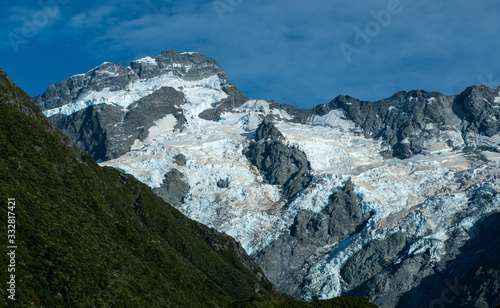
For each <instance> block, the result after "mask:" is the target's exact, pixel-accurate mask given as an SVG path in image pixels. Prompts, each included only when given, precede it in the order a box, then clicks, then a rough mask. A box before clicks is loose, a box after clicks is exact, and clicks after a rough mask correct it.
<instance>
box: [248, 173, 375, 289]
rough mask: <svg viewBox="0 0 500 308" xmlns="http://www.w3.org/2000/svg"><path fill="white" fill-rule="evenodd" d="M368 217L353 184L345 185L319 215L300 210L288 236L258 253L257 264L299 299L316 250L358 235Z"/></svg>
mask: <svg viewBox="0 0 500 308" xmlns="http://www.w3.org/2000/svg"><path fill="white" fill-rule="evenodd" d="M369 216H370V214H369V213H366V212H364V211H363V210H361V208H360V204H359V200H358V198H357V196H356V193H355V192H354V190H353V187H352V183H351V182H347V183H346V184H345V186H344V188H343V189H342V190H340V191H337V192H334V193H333V194H332V195H331V196H330V203H329V204H328V205H327V206H326V207H325V208H324V209H323V210H322V211H321V212H319V213H315V212H313V211H310V210H300V211H299V212H298V213H297V215H296V216H295V219H294V221H293V224H292V225H291V227H290V230H289V232H286V233H284V234H282V235H281V236H280V237H279V238H278V239H277V240H276V241H274V242H272V243H271V244H269V245H268V246H267V247H266V248H265V249H263V250H262V251H261V252H259V253H258V254H257V255H256V261H257V262H258V263H259V264H263V265H264V266H265V268H264V271H265V272H266V274H267V275H268V277H271V278H270V279H271V280H272V281H280V282H281V283H280V286H281V288H282V290H283V291H285V292H287V293H289V294H292V295H294V296H297V297H300V289H301V287H302V284H303V281H302V279H301V277H303V276H304V273H303V271H304V270H305V268H307V267H306V266H304V263H305V261H306V260H308V259H309V258H310V257H311V256H313V254H314V253H315V252H316V251H317V250H320V249H321V248H323V247H325V246H327V245H332V244H336V243H339V242H342V241H344V240H345V239H347V238H348V237H350V236H351V235H353V234H355V233H357V232H360V231H361V230H362V229H363V228H364V227H365V225H366V223H367V222H368V218H369ZM306 262H307V261H306ZM284 265H286V266H284Z"/></svg>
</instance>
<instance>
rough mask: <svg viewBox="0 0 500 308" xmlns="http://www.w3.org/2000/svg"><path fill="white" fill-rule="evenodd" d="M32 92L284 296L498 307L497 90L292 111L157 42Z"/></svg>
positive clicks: (88, 146)
mask: <svg viewBox="0 0 500 308" xmlns="http://www.w3.org/2000/svg"><path fill="white" fill-rule="evenodd" d="M35 102H36V103H37V105H38V106H40V108H41V109H42V110H43V111H44V113H45V114H46V115H47V116H48V117H49V118H50V119H51V121H52V122H53V123H55V124H56V125H57V126H58V127H59V128H61V129H62V130H63V131H64V132H65V133H66V134H67V135H68V136H69V137H70V138H71V139H72V140H74V141H75V143H76V144H77V145H78V146H79V147H81V148H82V149H84V150H86V151H88V152H89V153H90V154H91V155H92V156H93V157H94V158H95V159H96V160H98V161H100V162H101V165H104V166H112V167H116V168H119V169H122V170H124V171H126V172H128V173H131V174H133V175H134V176H136V177H137V178H138V179H140V180H141V181H143V182H144V183H146V184H148V185H149V186H150V187H152V188H153V189H154V190H155V192H156V193H157V194H158V195H160V196H162V197H163V198H164V199H166V200H167V201H169V202H170V203H172V204H173V205H175V206H176V207H177V208H178V209H180V210H181V211H182V212H183V213H185V214H186V215H187V216H189V217H190V218H193V219H195V220H197V221H200V222H202V223H204V224H207V225H208V226H211V227H214V228H216V229H217V230H219V231H223V232H226V233H227V234H229V235H231V236H233V237H235V238H236V239H237V240H238V241H240V242H241V243H242V245H243V247H244V248H245V249H246V251H247V252H248V253H249V254H251V255H252V256H253V257H254V258H255V259H256V261H257V263H258V264H259V265H260V266H261V267H262V268H263V269H264V271H265V272H266V275H267V276H268V277H269V278H270V280H271V281H273V282H274V283H275V284H276V285H278V287H280V288H281V289H282V290H283V291H285V292H287V293H290V294H292V295H294V296H295V297H298V298H301V299H308V300H309V299H314V298H330V297H334V296H338V295H345V294H347V295H349V294H351V295H357V296H366V297H369V298H370V300H372V301H374V302H375V303H376V304H379V305H380V306H382V307H420V306H428V305H429V304H431V305H432V304H436V305H437V304H441V303H442V304H443V305H445V304H449V303H452V302H453V305H454V306H464V307H466V306H471V305H472V306H477V307H482V306H481V305H493V304H495V305H496V304H499V303H500V292H498V290H499V288H500V287H499V285H498V280H495V278H496V277H498V275H499V274H500V254H498V253H496V250H495V249H498V248H497V247H499V245H496V246H495V245H494V244H500V243H498V241H499V240H498V239H497V238H496V236H492V234H495V232H497V231H499V230H498V229H499V226H498V225H499V220H498V219H499V214H498V212H499V211H500V194H499V192H500V174H499V171H500V134H499V133H500V88H497V89H490V88H487V87H484V86H481V87H477V86H474V87H470V88H468V89H466V90H465V91H464V92H463V93H461V94H460V95H457V96H446V95H443V94H440V93H434V92H432V93H429V92H425V91H412V92H399V93H397V94H395V95H394V96H392V97H390V98H387V99H384V100H381V101H378V102H366V101H359V100H357V99H355V98H352V97H345V96H339V97H337V98H335V99H334V100H332V101H331V102H330V103H328V104H324V105H319V106H317V107H315V108H313V109H312V110H304V109H298V108H295V107H292V106H288V105H279V104H277V103H275V102H273V101H264V100H259V99H248V98H246V97H245V96H244V95H243V94H241V92H240V91H239V90H238V89H237V88H236V87H235V86H234V85H233V84H232V83H231V82H230V81H229V80H228V79H227V77H226V75H225V73H224V70H223V69H222V67H220V66H219V65H218V64H217V63H216V61H215V60H213V59H211V58H208V57H205V56H203V55H200V54H198V53H182V54H181V53H178V52H175V51H166V52H163V53H162V54H161V55H159V56H157V57H156V58H150V57H146V58H143V59H139V60H137V61H134V62H132V63H131V64H130V65H129V66H125V65H123V64H120V63H118V64H113V63H104V64H102V65H101V66H99V67H97V68H95V69H93V70H91V71H89V72H87V73H86V74H82V75H77V76H73V77H71V78H69V79H67V80H64V81H62V82H60V83H58V84H56V85H52V86H50V87H49V89H48V90H47V91H46V92H45V93H44V94H43V95H41V96H38V97H36V98H35ZM496 234H498V233H496ZM443 294H444V295H443ZM485 307H486V306H485Z"/></svg>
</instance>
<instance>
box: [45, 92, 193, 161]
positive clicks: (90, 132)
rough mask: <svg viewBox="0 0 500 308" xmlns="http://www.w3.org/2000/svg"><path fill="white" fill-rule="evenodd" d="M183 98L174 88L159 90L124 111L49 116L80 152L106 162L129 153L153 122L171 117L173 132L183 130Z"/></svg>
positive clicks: (105, 108)
mask: <svg viewBox="0 0 500 308" xmlns="http://www.w3.org/2000/svg"><path fill="white" fill-rule="evenodd" d="M182 104H184V95H183V94H182V93H181V92H178V91H176V90H175V89H174V88H170V87H162V88H160V89H158V90H157V91H155V92H153V93H152V94H150V95H148V96H145V97H143V98H142V99H140V100H139V101H137V102H136V103H133V104H132V105H130V106H129V108H128V109H127V110H126V111H124V110H123V109H122V108H121V107H118V106H113V105H107V104H100V105H92V106H90V107H88V108H85V109H83V110H80V111H78V112H75V113H74V114H71V115H69V116H66V115H62V114H57V115H54V116H52V117H50V120H51V121H52V123H54V124H55V125H56V126H57V127H58V128H59V129H61V130H62V131H63V132H64V133H65V134H66V135H67V136H68V137H70V138H71V139H72V140H73V141H74V142H75V144H76V145H77V146H78V147H79V148H80V149H82V150H84V151H87V152H88V153H89V154H90V155H92V157H93V158H94V159H95V160H96V161H106V160H109V159H113V158H116V157H119V156H121V155H123V154H125V153H127V152H129V151H130V147H131V146H132V144H133V143H134V142H135V140H137V139H144V138H146V137H147V136H148V133H149V128H151V127H152V126H154V125H155V121H157V120H159V119H161V118H163V117H164V116H166V115H168V114H172V115H173V116H174V117H175V118H176V119H177V124H176V125H175V127H174V129H178V130H182V127H183V125H184V123H185V122H186V118H185V117H184V114H183V113H182V109H180V108H178V107H176V106H181V105H182Z"/></svg>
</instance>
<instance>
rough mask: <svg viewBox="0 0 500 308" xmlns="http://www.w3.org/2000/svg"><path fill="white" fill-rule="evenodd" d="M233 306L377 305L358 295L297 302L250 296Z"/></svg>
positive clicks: (369, 307)
mask: <svg viewBox="0 0 500 308" xmlns="http://www.w3.org/2000/svg"><path fill="white" fill-rule="evenodd" d="M233 307H237V308H247V307H248V308H249V307H262V308H272V307H280V308H296V307H297V308H298V307H305V308H313V307H314V308H317V307H325V308H326V307H332V308H333V307H335V308H377V305H375V304H373V303H370V302H369V301H368V299H366V298H360V297H349V296H345V297H337V298H332V299H329V300H315V301H313V302H307V303H304V302H297V301H290V300H286V299H283V298H271V297H269V296H264V297H258V298H257V297H252V298H250V299H248V300H244V301H237V302H235V303H234V304H233Z"/></svg>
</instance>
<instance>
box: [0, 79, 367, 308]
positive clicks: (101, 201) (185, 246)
mask: <svg viewBox="0 0 500 308" xmlns="http://www.w3.org/2000/svg"><path fill="white" fill-rule="evenodd" d="M8 198H15V199H16V208H15V211H14V212H15V215H16V243H15V244H16V245H17V247H18V248H17V251H16V272H15V275H16V291H17V292H16V301H15V302H13V301H11V300H9V299H7V292H6V285H7V281H8V279H9V278H8V274H10V273H7V264H8V262H9V260H8V256H7V255H6V254H5V253H2V255H1V257H0V260H1V262H0V264H1V265H0V266H2V267H3V268H2V269H1V270H0V285H1V286H0V293H1V294H2V299H1V300H0V301H1V303H2V305H3V306H34V307H168V306H172V307H225V306H231V304H233V303H234V305H237V306H242V305H243V307H245V306H248V305H250V307H251V306H252V305H254V306H255V305H256V306H258V307H275V306H276V305H278V306H283V307H292V306H293V307H295V306H297V305H306V306H307V307H311V305H313V306H317V307H323V306H324V305H327V306H329V307H347V306H342V305H341V304H340V302H339V304H337V302H336V300H332V301H321V302H315V303H298V302H295V301H294V300H292V299H290V298H289V297H288V296H285V295H283V294H282V293H280V292H278V291H277V290H276V289H275V288H274V287H273V285H272V284H271V283H270V282H269V281H268V280H267V279H266V278H265V277H264V275H263V273H262V271H261V269H260V268H259V267H258V266H257V265H255V263H254V262H253V261H252V260H251V258H250V257H248V255H247V254H246V253H245V252H244V250H243V249H242V248H241V247H240V246H239V244H238V243H237V242H236V241H235V240H234V239H232V238H231V237H229V236H226V235H224V234H221V233H218V232H216V231H214V230H212V229H210V228H208V227H206V226H203V225H201V224H199V223H196V222H194V221H192V220H190V219H188V218H186V217H185V216H183V215H182V214H181V213H180V212H179V211H177V210H176V209H174V208H173V207H171V206H170V205H168V204H167V203H165V202H164V201H163V200H162V199H161V198H160V197H158V196H156V195H155V194H154V193H153V192H152V191H151V190H150V189H149V188H148V187H147V186H145V185H144V184H142V183H140V182H139V181H137V180H136V179H135V178H133V177H132V176H130V175H127V174H124V173H121V172H120V171H118V170H115V169H111V168H101V167H99V166H98V165H97V164H96V163H95V161H94V160H93V159H92V158H91V157H90V155H88V154H87V153H85V152H82V151H80V150H79V149H78V148H76V147H75V146H74V145H73V144H72V143H71V142H70V141H69V139H68V138H67V137H66V136H64V135H63V134H62V133H61V132H60V131H59V130H58V129H56V128H55V127H54V126H53V125H52V124H50V122H49V120H48V119H46V118H45V116H44V115H43V114H42V113H41V112H40V111H39V109H38V108H37V107H36V106H35V105H34V104H33V103H32V101H31V98H30V97H29V96H28V95H27V94H25V93H24V92H23V91H22V90H20V89H19V88H17V87H16V86H15V85H14V84H13V83H12V82H11V81H10V80H9V79H8V77H7V76H6V74H5V73H4V72H3V71H2V70H0V203H1V204H2V206H1V212H0V213H1V214H0V219H1V220H0V226H1V227H0V232H1V233H0V234H1V235H0V237H1V239H2V240H1V241H0V244H1V245H2V247H6V246H7V242H6V240H7V237H6V235H7V227H6V225H7V200H8ZM261 296H264V297H261ZM247 298H252V300H248V301H245V299H247ZM341 301H342V300H341ZM346 301H349V299H346ZM355 301H359V303H365V304H363V305H364V306H352V307H370V306H369V305H368V304H367V302H366V301H363V300H362V299H355ZM235 302H236V303H235ZM290 305H292V306H290Z"/></svg>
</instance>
